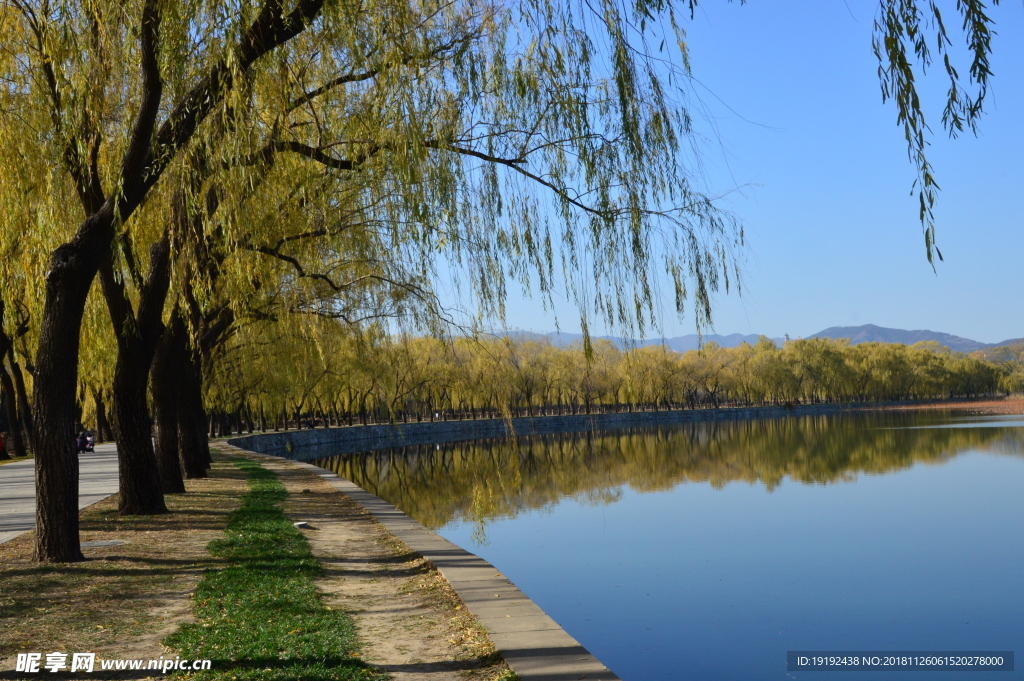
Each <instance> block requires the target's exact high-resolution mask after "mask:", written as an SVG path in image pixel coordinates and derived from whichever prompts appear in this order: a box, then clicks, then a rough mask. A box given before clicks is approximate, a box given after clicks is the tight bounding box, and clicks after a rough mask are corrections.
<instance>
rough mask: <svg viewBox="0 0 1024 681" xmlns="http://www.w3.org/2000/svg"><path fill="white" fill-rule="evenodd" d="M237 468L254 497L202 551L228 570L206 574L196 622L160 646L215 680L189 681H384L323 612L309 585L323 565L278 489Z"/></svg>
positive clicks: (341, 621)
mask: <svg viewBox="0 0 1024 681" xmlns="http://www.w3.org/2000/svg"><path fill="white" fill-rule="evenodd" d="M235 464H236V465H237V466H238V467H239V468H241V469H242V470H244V471H245V472H246V473H247V474H248V476H249V480H248V482H249V488H250V491H249V492H248V493H247V494H246V495H245V497H243V500H242V507H241V508H240V509H238V511H236V512H235V513H234V514H233V515H232V517H231V521H230V523H229V525H228V528H227V532H226V535H227V536H226V537H225V538H224V539H221V540H217V541H213V542H210V545H209V547H208V549H209V551H210V553H211V554H213V555H215V556H218V557H221V558H224V559H226V560H227V561H228V566H227V567H225V568H223V569H221V570H217V571H212V572H208V573H207V574H206V575H205V576H204V577H203V579H202V581H200V583H199V585H198V586H197V588H196V591H195V608H196V614H197V615H198V618H199V622H197V623H195V624H186V625H184V626H182V627H181V628H180V629H179V630H178V631H177V632H175V633H174V634H172V635H171V636H170V637H169V638H168V639H167V640H166V643H167V645H169V646H171V647H173V648H176V649H179V650H180V651H181V652H180V655H181V656H182V657H183V658H188V659H191V660H197V659H200V660H201V659H209V660H213V665H212V670H211V671H207V672H198V673H194V674H190V676H189V678H191V679H239V680H245V681H248V680H250V679H251V680H258V681H286V680H290V679H294V680H296V681H297V680H299V679H302V680H304V681H320V680H321V679H322V680H327V679H332V680H337V679H363V680H365V679H383V678H386V677H385V675H384V674H382V673H381V672H379V671H377V670H374V669H371V668H369V667H367V666H366V665H365V664H364V663H363V662H362V661H360V660H358V659H356V658H355V657H353V653H355V652H356V651H357V649H358V647H357V644H356V636H355V629H354V627H353V623H352V619H351V618H350V617H349V616H348V615H347V614H346V613H344V612H341V611H338V610H328V609H327V608H326V607H325V606H324V605H323V603H321V601H320V595H319V593H318V591H317V588H316V586H315V585H314V583H313V580H314V579H315V578H316V577H317V576H318V575H319V574H320V572H321V568H320V564H319V563H318V562H317V561H316V559H315V558H314V557H313V554H312V552H311V551H310V548H309V544H308V543H307V542H306V539H305V537H303V536H302V533H300V532H299V531H298V530H297V529H295V527H293V526H292V524H291V523H290V522H289V521H288V519H287V518H286V517H285V515H284V513H283V512H282V510H281V508H280V503H281V502H282V501H284V499H285V497H286V496H287V492H286V491H285V488H284V485H282V484H281V483H280V482H278V480H277V476H276V475H274V474H273V473H272V472H270V471H268V470H266V469H264V468H262V467H261V466H260V465H259V464H257V463H255V462H252V461H248V460H236V462H235Z"/></svg>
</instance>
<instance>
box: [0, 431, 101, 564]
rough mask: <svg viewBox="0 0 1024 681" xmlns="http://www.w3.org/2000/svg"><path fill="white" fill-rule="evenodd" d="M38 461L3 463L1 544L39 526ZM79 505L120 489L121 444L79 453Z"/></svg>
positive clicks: (0, 482)
mask: <svg viewBox="0 0 1024 681" xmlns="http://www.w3.org/2000/svg"><path fill="white" fill-rule="evenodd" d="M35 464H36V462H35V461H34V460H32V459H27V460H25V461H16V462H15V463H8V464H4V465H3V466H0V544H3V543H4V542H7V541H10V540H12V539H14V538H15V537H17V536H18V535H19V534H22V533H24V532H28V531H29V530H31V529H32V528H34V527H35V526H36V469H35ZM78 470H79V477H78V508H80V509H82V508H85V507H86V506H91V505H92V504H95V503H96V502H97V501H102V500H103V499H106V498H107V497H109V496H110V495H111V494H113V493H114V492H116V491H117V446H116V445H114V444H113V443H111V444H103V445H96V451H95V452H85V453H82V454H79V455H78Z"/></svg>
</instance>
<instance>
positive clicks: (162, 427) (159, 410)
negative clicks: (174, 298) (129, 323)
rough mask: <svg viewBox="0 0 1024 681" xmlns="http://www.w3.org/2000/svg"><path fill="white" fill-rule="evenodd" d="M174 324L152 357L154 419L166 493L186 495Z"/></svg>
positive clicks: (165, 332)
mask: <svg viewBox="0 0 1024 681" xmlns="http://www.w3.org/2000/svg"><path fill="white" fill-rule="evenodd" d="M172 328H173V324H172V327H170V328H168V329H167V330H166V331H164V335H163V336H162V337H161V338H160V342H159V343H158V344H157V347H156V355H155V356H154V357H153V369H152V376H151V378H150V380H151V382H152V385H153V421H154V422H155V424H156V461H157V466H158V468H159V470H160V484H161V487H162V489H163V492H164V494H183V493H184V492H185V481H184V480H183V479H182V477H181V460H180V457H179V456H178V385H177V371H178V366H177V364H178V363H177V362H175V361H174V360H175V358H174V356H173V354H174V351H175V349H176V348H175V339H174V338H172V335H173V332H172Z"/></svg>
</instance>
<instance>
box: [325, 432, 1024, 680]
mask: <svg viewBox="0 0 1024 681" xmlns="http://www.w3.org/2000/svg"><path fill="white" fill-rule="evenodd" d="M316 463H317V465H320V466H323V467H325V468H328V469H330V470H333V471H335V472H337V473H338V474H339V475H342V476H344V477H346V478H348V479H350V480H352V481H354V482H355V483H356V484H358V485H360V486H361V487H363V488H364V489H367V490H369V491H370V492H373V493H374V494H376V495H378V496H380V497H382V498H384V499H385V500H387V501H389V502H391V503H393V504H395V505H397V506H398V507H399V508H401V509H402V510H403V511H405V512H406V513H408V514H409V515H411V516H412V517H414V518H415V519H417V520H418V521H420V522H421V523H423V524H424V525H426V526H427V527H429V528H431V529H433V530H435V531H437V532H438V533H439V534H441V535H443V536H444V537H446V538H447V539H449V540H451V541H453V542H454V543H456V544H458V545H459V546H462V547H463V548H465V549H467V550H468V551H471V552H473V553H476V554H478V555H480V556H482V557H483V558H485V559H486V560H488V561H490V562H491V563H493V564H494V565H495V566H496V567H497V568H498V569H499V570H501V571H502V572H503V573H505V575H507V576H508V577H509V578H510V579H511V580H512V581H513V582H515V583H516V585H518V586H519V587H520V588H521V589H522V590H523V591H524V592H525V593H526V594H527V595H528V596H529V597H530V598H532V599H533V600H534V601H535V602H536V603H537V604H538V605H539V606H540V607H541V608H543V609H544V610H545V611H546V612H547V613H548V614H549V615H551V616H552V617H553V618H554V619H555V620H556V621H557V622H558V623H559V624H561V625H562V627H563V628H565V630H566V631H567V632H569V634H571V635H572V636H573V637H575V638H576V639H577V640H579V641H580V642H581V643H582V644H583V645H584V646H586V647H587V648H588V649H589V650H590V651H591V652H592V653H594V655H596V656H597V657H598V658H599V659H600V660H601V661H602V662H604V663H605V664H606V665H607V666H608V667H609V668H611V669H612V670H613V671H615V672H616V673H617V674H619V675H620V676H621V677H622V678H623V679H624V680H626V681H640V680H646V679H664V680H672V679H680V680H682V679H686V680H704V679H709V680H710V679H714V680H723V681H725V680H728V681H733V680H735V681H751V680H757V679H779V680H784V679H794V678H808V679H815V680H818V681H826V680H828V679H833V678H837V679H844V680H846V681H849V680H850V679H853V678H858V677H860V676H862V675H863V672H861V673H857V672H852V673H851V672H831V671H829V672H819V671H814V672H795V671H794V672H787V671H786V652H787V651H789V650H847V651H866V650H889V651H894V650H905V651H924V650H928V651H942V650H947V651H967V650H1018V651H1020V650H1024V645H1022V644H1024V532H1022V531H1021V529H1022V528H1021V525H1022V521H1024V495H1022V490H1024V420H1022V417H1005V416H1002V417H979V416H962V415H957V414H948V413H941V412H919V413H884V412H875V413H859V414H858V413H852V414H851V413H848V414H844V415H836V416H815V417H788V418H782V419H775V420H763V421H737V422H723V421H718V422H708V423H696V424H682V425H678V426H669V427H657V428H649V429H634V430H624V431H609V432H601V433H592V434H573V435H561V436H535V437H530V438H521V439H519V440H518V441H515V442H512V441H508V440H503V441H476V442H470V443H456V444H443V445H429V446H420V447H408V448H404V449H400V450H398V449H396V450H385V451H378V452H371V453H365V454H358V455H343V456H335V457H330V458H324V459H320V460H318V461H317V462H316ZM1022 667H1024V662H1017V669H1018V671H1015V672H973V673H972V672H934V673H927V672H925V673H923V674H922V673H918V672H892V671H887V672H872V673H871V674H870V675H869V676H868V678H870V679H872V680H874V681H886V680H889V679H915V680H916V681H923V679H925V678H934V677H938V678H942V679H958V680H959V679H975V678H978V679H982V678H983V679H1020V678H1024V674H1022V672H1021V671H1020V670H1021V668H1022Z"/></svg>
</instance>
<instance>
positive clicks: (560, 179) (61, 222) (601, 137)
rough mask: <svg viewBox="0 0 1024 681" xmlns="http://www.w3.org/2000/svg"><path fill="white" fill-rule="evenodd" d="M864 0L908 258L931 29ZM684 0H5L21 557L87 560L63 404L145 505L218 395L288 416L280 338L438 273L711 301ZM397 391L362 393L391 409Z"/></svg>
mask: <svg viewBox="0 0 1024 681" xmlns="http://www.w3.org/2000/svg"><path fill="white" fill-rule="evenodd" d="M882 4H883V7H882V12H881V13H880V18H879V22H878V24H877V26H876V29H877V30H876V32H877V33H878V36H879V40H880V41H881V40H883V39H884V44H885V45H886V50H885V52H884V53H883V52H881V51H879V58H880V59H881V61H882V64H883V70H882V72H881V73H882V75H883V88H884V89H885V92H886V94H887V96H888V95H889V94H892V96H893V97H894V100H895V101H896V102H897V103H898V104H899V106H900V107H901V118H900V120H901V121H902V123H903V124H904V126H905V127H906V129H907V139H908V142H909V143H910V147H911V152H912V154H911V157H912V159H915V162H916V166H917V170H918V173H919V175H920V176H921V177H920V178H919V183H920V190H921V192H922V193H921V200H922V206H923V209H922V219H923V221H924V226H925V231H926V243H927V247H928V254H929V258H930V257H931V248H932V247H931V244H932V236H933V234H932V231H933V230H932V228H931V224H930V215H931V213H930V206H931V203H932V202H933V201H934V182H933V181H932V173H931V171H930V168H929V167H928V166H927V162H926V160H925V159H924V156H923V146H922V145H923V137H922V136H923V134H924V132H923V130H924V128H923V120H922V119H921V118H920V115H918V114H919V112H915V111H909V112H908V111H904V110H903V109H905V108H906V106H907V103H908V102H910V103H913V105H914V106H916V102H917V101H918V98H917V96H916V93H915V90H914V88H915V85H914V82H915V81H914V79H913V75H914V70H915V68H917V69H918V70H920V69H922V68H923V67H924V66H925V65H926V64H927V58H925V59H923V61H922V63H921V64H919V65H918V66H917V67H915V66H912V65H910V63H911V62H910V60H908V58H907V54H908V52H913V51H916V52H917V54H918V55H919V56H921V50H922V49H923V47H922V46H924V45H925V41H924V40H923V39H919V38H918V36H920V35H922V31H925V32H933V33H937V35H936V36H935V37H936V38H938V40H937V44H938V45H939V49H940V51H943V50H945V49H946V45H948V44H950V40H949V39H948V38H947V37H946V35H945V30H946V29H945V24H943V23H942V22H941V21H940V22H938V23H935V22H934V21H932V19H931V18H930V16H929V15H927V14H926V13H922V12H918V11H916V10H915V11H905V8H904V9H901V8H903V7H904V3H902V2H898V1H897V0H884V2H883V3H882ZM682 6H683V7H685V9H686V10H687V13H688V14H689V15H690V16H691V18H692V15H693V12H694V9H695V6H696V0H689V2H687V3H682ZM977 8H978V5H977V3H973V2H968V3H963V4H959V5H958V11H959V12H960V13H961V14H962V15H963V16H964V17H965V23H964V26H965V27H967V28H966V32H967V35H966V36H965V37H966V39H967V40H966V44H967V45H968V46H969V47H970V49H971V50H972V52H971V59H972V68H971V69H970V71H969V73H970V77H971V84H973V85H976V86H977V87H978V89H979V92H978V95H977V97H975V98H972V97H964V96H963V95H962V93H963V89H962V88H960V87H955V88H953V89H951V95H950V98H951V101H950V103H949V107H947V117H950V116H951V117H953V120H955V121H956V122H957V124H958V125H961V126H962V125H963V124H964V122H966V123H967V124H972V123H973V120H974V118H975V117H976V116H977V115H978V113H979V112H980V111H981V101H982V98H983V96H984V92H985V83H986V80H987V73H988V71H987V57H988V53H989V50H990V47H989V27H990V24H991V19H989V18H988V17H987V16H986V15H984V13H982V14H981V15H980V16H979V15H977V12H976V10H977ZM934 11H935V12H937V11H938V10H937V9H935V10H934ZM935 18H937V16H936V17H935ZM684 20H685V17H683V16H680V15H679V14H678V13H677V7H676V6H675V5H674V4H673V3H670V2H664V1H662V0H627V1H626V2H619V1H618V0H599V2H596V3H594V2H590V1H589V0H574V1H573V2H568V3H551V2H547V0H516V1H515V2H511V3H504V2H500V1H498V0H416V1H415V2H410V1H409V0H360V1H358V2H356V1H353V0H260V1H259V2H252V3H237V2H227V1H226V0H207V1H205V2H164V1H162V0H89V1H88V2H84V1H82V0H2V1H0V34H2V35H3V45H2V49H0V214H2V215H3V220H2V221H0V303H2V306H0V365H2V367H3V369H2V370H0V390H2V392H3V394H4V396H5V398H4V400H5V416H6V418H7V420H8V421H9V423H10V424H11V427H10V429H11V431H12V433H13V437H12V440H13V442H12V447H14V448H16V450H17V451H18V453H21V452H22V451H23V450H25V449H26V448H29V449H31V450H32V452H33V453H34V456H35V466H36V477H35V479H36V497H37V505H36V508H37V513H36V521H37V522H36V544H35V555H36V558H37V559H38V560H39V561H47V562H54V561H57V562H66V561H78V560H83V556H82V553H81V550H80V544H79V532H78V503H77V498H78V484H79V462H78V458H77V457H76V456H75V440H74V438H75V431H76V426H78V425H79V424H80V423H81V421H82V419H83V417H85V415H83V413H82V412H83V408H84V409H87V410H88V409H92V410H93V411H94V412H95V421H96V422H97V428H98V430H100V431H104V430H106V429H107V424H106V422H107V421H108V420H109V421H111V422H113V423H114V424H115V427H114V428H113V430H114V435H115V436H116V439H117V445H118V465H119V470H120V476H119V481H120V488H119V495H118V500H119V501H118V503H119V510H120V512H121V513H124V514H157V513H164V512H166V510H167V509H166V505H165V503H164V499H163V495H164V494H165V493H175V492H181V491H182V490H183V489H184V487H183V483H182V478H188V477H201V476H203V475H205V470H206V466H207V465H208V463H209V451H208V447H207V444H206V439H205V435H206V432H207V427H208V421H209V419H208V418H207V414H206V410H207V409H208V408H209V407H210V406H211V405H215V406H216V405H220V406H219V408H222V409H226V408H227V405H229V404H230V405H233V406H232V409H234V410H236V411H237V409H238V407H237V406H235V405H239V404H241V405H244V407H243V408H245V409H247V414H252V413H254V411H255V410H256V409H257V408H258V406H259V405H260V404H262V403H265V405H266V406H265V408H264V411H266V410H267V409H270V408H271V406H273V408H274V410H275V412H274V413H276V409H277V407H278V406H280V408H281V410H282V412H283V411H286V410H288V409H291V410H292V411H297V412H298V413H302V411H303V409H304V408H305V407H304V405H305V404H306V402H307V401H308V400H310V399H311V395H313V394H314V392H315V391H316V390H317V389H318V388H317V386H319V385H320V382H321V381H322V378H324V377H326V376H327V374H324V375H323V376H320V377H318V376H316V375H312V376H308V377H307V376H300V375H296V374H294V373H293V374H289V373H288V372H287V371H281V370H278V367H277V363H278V361H280V363H282V364H284V365H288V363H289V362H290V358H291V357H292V356H299V355H303V354H308V352H309V351H308V348H307V347H306V345H308V344H309V339H313V341H312V343H313V345H314V346H315V347H316V348H317V352H322V353H323V356H324V357H331V356H332V355H331V352H330V350H331V346H332V345H344V344H345V343H346V342H347V341H346V340H345V339H346V338H348V337H349V336H350V335H355V336H364V335H367V334H369V335H373V334H374V333H376V332H375V331H374V329H372V328H369V327H367V326H366V324H368V323H384V324H385V326H387V324H392V326H391V328H397V327H395V326H394V323H395V322H391V321H388V322H386V323H385V322H382V320H401V323H402V324H409V325H412V326H409V327H404V328H416V329H419V330H420V331H430V332H434V333H436V332H438V331H439V329H440V327H442V326H444V325H446V324H449V323H450V322H451V321H452V320H451V319H450V318H449V316H448V314H447V312H446V311H445V309H443V308H441V307H440V306H439V305H438V302H437V297H436V295H435V293H434V285H435V282H436V281H438V280H439V279H441V276H440V275H439V271H440V274H443V280H444V281H445V285H446V288H450V289H454V290H460V291H463V292H464V293H465V295H466V297H467V298H470V299H471V300H472V309H471V310H469V311H468V312H467V314H466V315H464V318H463V319H461V320H455V321H460V322H463V323H466V322H465V319H470V320H474V322H473V323H476V322H479V321H480V320H482V319H486V318H495V317H496V318H499V319H500V317H501V312H502V310H503V309H504V300H505V296H506V291H507V288H508V287H509V286H510V284H511V285H515V283H518V284H519V285H521V286H522V287H524V288H526V289H532V291H534V292H535V293H536V294H537V295H538V296H539V297H540V298H541V299H543V300H544V301H546V302H552V301H553V300H554V299H555V296H556V295H559V296H560V297H565V298H566V299H568V300H571V301H573V302H575V303H576V304H577V307H578V308H579V309H580V311H581V317H582V319H583V322H584V325H586V324H587V320H588V318H595V317H596V318H601V319H603V320H604V321H606V322H607V323H608V324H609V325H621V326H624V327H627V328H631V329H633V330H635V331H637V332H638V333H639V334H640V335H642V334H643V332H644V329H645V326H648V325H649V323H650V322H651V319H650V318H649V317H650V313H649V311H650V310H652V309H656V308H657V305H656V302H657V301H658V299H659V295H658V288H659V281H662V280H664V281H663V288H666V289H668V290H669V291H671V296H670V297H673V298H674V303H675V309H676V311H677V312H679V313H682V312H683V304H684V302H687V303H688V304H690V305H691V306H692V308H693V310H694V311H695V313H696V319H697V322H698V326H701V327H702V326H706V325H707V324H708V323H709V321H710V315H711V308H710V301H711V296H712V295H713V294H714V292H715V291H716V290H718V288H719V286H720V285H721V286H723V287H726V288H727V287H728V286H729V284H730V282H734V281H735V278H736V274H737V269H738V268H737V260H736V255H735V254H736V253H737V252H739V250H740V249H741V248H742V245H743V232H742V229H741V228H740V226H739V225H738V223H737V221H736V220H735V219H733V217H732V216H731V215H730V214H729V213H728V212H725V211H723V210H721V209H720V208H719V207H718V205H717V203H716V200H715V197H717V196H720V195H721V192H720V191H719V190H718V188H712V187H709V186H707V183H706V182H705V181H704V179H703V178H702V177H701V176H700V174H699V172H695V169H699V168H701V167H702V165H701V162H700V149H701V139H703V138H702V137H701V135H700V134H699V132H698V131H697V129H696V127H695V125H694V117H693V116H692V115H691V112H690V110H689V105H688V103H689V102H690V101H691V100H692V99H693V97H694V92H695V87H694V86H693V81H692V78H691V74H690V66H689V65H690V60H689V57H688V54H687V42H686V39H685V32H684V30H683V27H682V26H683V21H684ZM890 38H891V40H890ZM880 44H881V42H880ZM654 45H659V47H658V48H657V49H655V48H654V47H653V46H654ZM666 46H667V47H666ZM948 63H949V62H947V64H948ZM950 68H952V67H950ZM964 72H965V73H967V72H968V70H967V69H964ZM955 73H956V72H955V71H950V76H951V77H952V78H953V79H954V84H955V83H956V79H957V76H956V75H955ZM698 108H699V107H698ZM915 149H916V150H917V152H918V153H916V154H915V153H914V152H915ZM439 263H444V267H443V269H441V266H440V264H439ZM453 280H454V281H453ZM400 346H402V344H399V345H396V346H391V345H389V346H387V347H388V348H392V347H400ZM367 347H370V348H371V349H370V350H367V352H371V353H372V352H384V350H380V347H382V346H381V344H379V343H377V344H373V343H371V344H369V345H368V346H367ZM403 347H404V346H403ZM410 347H411V346H410ZM387 351H389V352H390V351H391V350H390V349H389V350H387ZM353 352H356V351H353ZM330 362H331V363H332V367H333V366H337V367H343V366H344V365H343V364H338V365H335V364H334V362H335V360H334V359H332V360H330ZM293 364H294V370H295V371H296V372H301V371H311V372H314V374H315V373H316V372H317V371H321V372H322V367H318V366H317V365H316V363H313V362H299V363H293ZM368 366H376V367H390V366H391V365H390V364H387V363H383V362H380V363H377V364H373V363H372V362H371V363H370V364H368ZM396 366H400V365H396ZM398 370H399V369H397V368H396V369H394V371H398ZM332 371H344V369H342V368H337V369H332ZM353 371H355V372H356V373H358V370H353ZM388 371H391V369H388ZM387 380H388V381H392V380H393V381H396V382H399V381H400V379H398V378H395V379H391V378H388V379H387ZM274 381H278V382H283V383H284V384H285V385H276V386H275V385H272V383H273V382H274ZM325 384H326V383H325ZM300 386H301V387H300ZM354 389H355V388H353V390H354ZM395 391H396V392H395V395H400V397H397V398H396V397H395V395H386V396H383V397H380V399H378V396H381V395H384V393H381V392H380V391H375V390H371V393H372V394H373V395H374V400H373V401H372V404H373V408H376V409H377V411H378V412H380V411H382V410H383V409H384V406H383V403H382V402H381V400H382V399H387V400H388V404H387V407H388V411H389V413H395V412H396V411H398V412H399V413H402V412H408V411H409V407H408V406H406V405H405V404H401V401H402V400H403V399H406V398H407V396H408V395H409V393H408V390H407V388H406V386H404V384H403V385H402V386H401V387H400V388H396V389H395ZM229 394H233V395H234V396H235V398H236V399H234V400H230V399H228V395H229ZM590 394H591V393H590V392H587V395H590ZM259 395H264V397H258V396H259ZM241 396H244V397H241ZM285 396H286V397H285ZM324 399H326V398H324ZM367 399H368V398H367ZM396 399H397V400H398V402H396V401H395V400H396ZM424 399H426V400H427V403H428V404H431V406H435V405H433V404H432V403H431V399H434V400H435V401H437V404H436V408H437V409H441V408H442V406H443V405H444V404H446V402H445V400H446V399H447V400H448V402H447V404H449V409H457V408H458V407H456V406H452V405H455V404H458V401H457V400H458V398H456V401H455V402H452V401H451V399H449V398H448V397H446V396H445V393H444V390H443V389H441V392H439V393H438V394H437V396H436V397H435V398H430V399H427V398H424ZM531 399H532V398H531ZM561 399H569V398H568V397H566V398H561ZM595 399H597V398H596V397H595ZM657 399H661V398H657ZM657 399H656V400H655V401H657ZM666 399H669V398H666ZM678 399H681V398H680V396H675V397H673V398H671V399H670V401H671V400H678ZM261 400H262V402H261ZM275 400H276V402H278V403H280V404H272V403H274V402H275ZM587 400H590V397H587V398H586V400H584V402H586V401H587ZM364 401H365V400H364ZM463 401H464V400H463ZM497 403H498V402H497V401H496V400H491V402H490V404H492V406H493V405H494V404H497ZM482 404H486V402H482ZM88 405H93V406H91V407H90V406H88ZM296 405H298V406H296ZM396 405H400V408H399V409H397V410H396V409H395V406H396ZM417 408H418V409H420V410H421V411H422V407H417ZM349 409H350V411H351V407H350V408H349ZM360 409H361V411H367V410H369V409H371V407H370V406H366V407H363V406H361V407H360ZM108 416H109V419H108ZM264 418H265V415H264ZM154 421H155V424H156V428H157V431H156V433H157V436H156V444H155V446H154V443H153V440H152V439H151V437H152V435H153V431H152V425H153V422H154ZM23 433H24V434H26V435H25V436H24V437H21V435H22V434H23ZM19 439H20V440H21V441H20V442H19Z"/></svg>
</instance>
